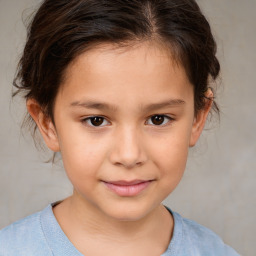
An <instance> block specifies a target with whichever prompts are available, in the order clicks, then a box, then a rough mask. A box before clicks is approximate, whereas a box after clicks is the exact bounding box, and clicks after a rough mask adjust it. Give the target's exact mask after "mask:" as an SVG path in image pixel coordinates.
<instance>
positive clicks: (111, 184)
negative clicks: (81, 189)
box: [103, 180, 154, 197]
mask: <svg viewBox="0 0 256 256" xmlns="http://www.w3.org/2000/svg"><path fill="white" fill-rule="evenodd" d="M153 181H154V180H132V181H125V180H118V181H103V183H104V184H105V186H106V187H107V188H108V189H109V190H110V191H112V192H114V193H115V194H117V195H118V196H124V197H132V196H136V195H138V194H140V193H141V192H142V191H144V190H145V189H146V188H147V187H148V186H149V185H150V184H151V183H152V182H153Z"/></svg>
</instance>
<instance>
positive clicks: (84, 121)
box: [15, 0, 219, 219]
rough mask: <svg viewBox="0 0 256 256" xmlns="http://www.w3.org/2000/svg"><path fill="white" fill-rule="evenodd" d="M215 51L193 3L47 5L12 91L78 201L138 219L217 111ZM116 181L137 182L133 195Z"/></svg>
mask: <svg viewBox="0 0 256 256" xmlns="http://www.w3.org/2000/svg"><path fill="white" fill-rule="evenodd" d="M215 54H216V44H215V42H214V39H213V36H212V34H211V30H210V27H209V24H208V22H207V20H206V19H205V17H204V16H203V14H202V13H201V11H200V9H199V7H198V5H197V4H196V2H195V1H193V0H169V1H164V0H163V1H162V0H158V1H155V0H141V1H137V0H134V1H131V0H129V1H128V0H127V1H126V0H122V1H121V0H115V1H112V0H109V1H103V0H99V1H95V0H93V1H92V0H69V1H64V0H62V1H53V0H46V1H44V2H43V4H42V5H41V7H40V8H39V10H38V12H37V13H36V15H35V17H34V19H33V21H32V23H31V25H30V27H29V33H28V40H27V43H26V46H25V49H24V53H23V57H22V59H21V61H20V66H19V67H20V69H19V73H18V75H17V78H16V82H15V85H16V87H18V88H19V90H20V91H24V92H25V98H26V101H27V108H28V112H29V114H30V117H31V118H33V120H34V121H35V125H36V127H38V128H39V130H40V132H41V134H42V135H43V138H44V140H45V142H46V144H47V146H48V147H49V148H50V149H51V150H53V151H54V152H58V151H60V152H61V155H62V159H63V163H64V167H65V169H66V172H67V174H68V176H69V178H70V180H71V182H72V184H73V185H74V190H75V193H74V194H75V195H76V198H80V199H79V200H81V201H83V202H84V203H87V204H88V205H90V206H91V207H95V208H97V209H98V210H101V212H104V213H105V214H107V215H108V216H112V217H116V218H118V219H136V218H140V217H142V216H143V215H145V214H146V213H148V212H150V211H151V210H152V209H154V208H155V207H156V206H157V205H158V204H159V203H160V202H161V201H162V200H163V199H164V198H165V197H166V196H167V195H168V194H169V193H170V192H171V191H172V190H173V189H174V188H175V187H176V185H177V184H178V183H179V181H180V179H181V177H182V175H183V172H184V169H185V164H186V159H187V152H188V148H189V147H190V146H194V145H195V143H196V141H197V140H198V138H199V136H200V133H201V131H202V129H203V127H204V123H205V120H206V118H207V115H208V113H209V111H210V109H211V108H212V106H213V107H214V106H215V109H217V107H216V105H215V103H214V101H213V92H212V90H209V89H208V86H209V85H208V83H209V81H210V80H211V79H213V80H214V79H216V78H217V76H218V73H219V62H218V60H217V59H216V57H215ZM95 116H97V117H95ZM120 181H126V182H127V181H132V182H135V183H136V182H138V181H140V182H141V181H142V182H141V183H142V185H141V187H139V186H135V187H137V188H134V189H135V190H136V189H138V191H137V192H138V193H137V192H136V193H135V192H134V193H135V194H129V193H133V192H131V191H130V192H129V191H126V192H125V191H123V192H122V189H121V190H120V188H118V186H116V185H118V184H115V183H119V182H120ZM143 184H144V185H145V188H144V187H143V186H144V185H143ZM111 186H112V187H111ZM140 188H141V189H142V190H141V191H140ZM105 190H106V191H107V194H108V193H109V197H108V200H105V199H104V196H103V197H101V196H102V195H105V192H106V191H105ZM92 191H95V192H92ZM96 191H97V192H96ZM155 192H157V193H155ZM125 193H126V194H125ZM127 193H128V194H127ZM149 195H150V196H149ZM149 198H150V199H149ZM138 203H139V204H140V208H138ZM109 204H112V206H114V207H111V208H110V207H109V206H108V205H109ZM113 209H115V210H113ZM123 209H125V212H124V210H123Z"/></svg>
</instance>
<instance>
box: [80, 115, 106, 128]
mask: <svg viewBox="0 0 256 256" xmlns="http://www.w3.org/2000/svg"><path fill="white" fill-rule="evenodd" d="M82 122H83V123H86V124H87V125H88V126H92V127H101V126H105V125H106V124H108V121H107V120H106V119H105V118H104V117H101V116H92V117H88V118H85V119H84V120H82Z"/></svg>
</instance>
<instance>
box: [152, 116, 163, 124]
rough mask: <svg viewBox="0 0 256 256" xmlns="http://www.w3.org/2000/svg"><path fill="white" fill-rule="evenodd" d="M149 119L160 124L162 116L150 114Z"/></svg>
mask: <svg viewBox="0 0 256 256" xmlns="http://www.w3.org/2000/svg"><path fill="white" fill-rule="evenodd" d="M151 121H152V123H153V124H155V125H161V124H162V123H163V122H164V116H152V117H151Z"/></svg>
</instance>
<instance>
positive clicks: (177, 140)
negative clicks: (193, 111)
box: [151, 126, 190, 189]
mask: <svg viewBox="0 0 256 256" xmlns="http://www.w3.org/2000/svg"><path fill="white" fill-rule="evenodd" d="M189 138H190V128H189V126H185V129H183V128H182V127H175V129H173V131H172V132H171V133H169V134H166V135H165V136H161V139H160V138H158V139H157V138H156V136H155V137H154V141H152V145H153V144H154V145H155V147H151V148H152V151H151V158H152V160H153V161H154V164H155V165H156V166H157V168H158V170H160V171H159V178H161V179H162V184H163V186H165V187H169V188H170V189H174V187H176V185H177V184H178V183H179V181H180V179H181V177H182V175H183V173H184V171H185V167H186V162H187V157H188V149H189Z"/></svg>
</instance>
